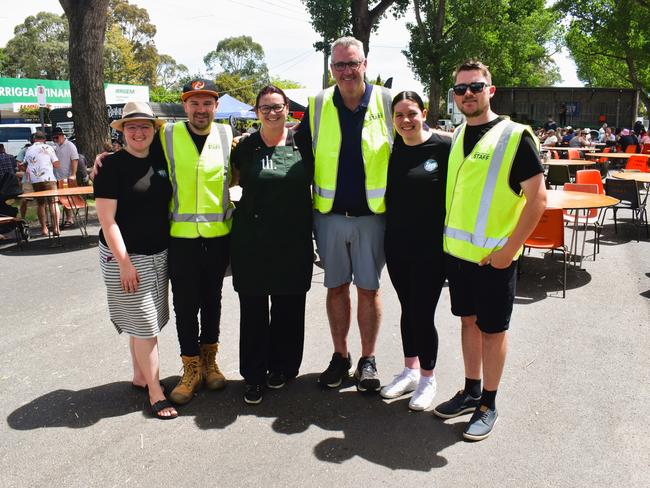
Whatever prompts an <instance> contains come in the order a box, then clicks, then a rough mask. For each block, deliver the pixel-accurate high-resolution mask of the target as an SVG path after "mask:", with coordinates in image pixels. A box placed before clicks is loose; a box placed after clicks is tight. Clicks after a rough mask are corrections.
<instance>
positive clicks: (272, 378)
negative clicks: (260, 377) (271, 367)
mask: <svg viewBox="0 0 650 488" xmlns="http://www.w3.org/2000/svg"><path fill="white" fill-rule="evenodd" d="M286 383H287V377H286V376H285V375H284V373H275V372H273V373H269V375H268V376H267V377H266V386H268V387H269V388H272V389H274V390H279V389H280V388H282V387H283V386H284V385H285V384H286Z"/></svg>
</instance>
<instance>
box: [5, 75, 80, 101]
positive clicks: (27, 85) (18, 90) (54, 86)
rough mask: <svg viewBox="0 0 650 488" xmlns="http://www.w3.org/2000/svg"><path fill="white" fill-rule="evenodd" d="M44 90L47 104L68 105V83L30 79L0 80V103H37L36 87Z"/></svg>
mask: <svg viewBox="0 0 650 488" xmlns="http://www.w3.org/2000/svg"><path fill="white" fill-rule="evenodd" d="M38 85H42V86H43V88H45V96H46V98H47V101H48V102H49V103H67V104H70V102H71V100H70V82H69V81H60V80H33V79H30V78H0V103H25V104H31V103H38V100H37V98H36V96H37V94H36V87H37V86H38Z"/></svg>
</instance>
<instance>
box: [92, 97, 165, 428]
mask: <svg viewBox="0 0 650 488" xmlns="http://www.w3.org/2000/svg"><path fill="white" fill-rule="evenodd" d="M122 114H123V117H122V118H121V119H119V120H115V121H113V122H112V123H111V127H113V128H114V129H116V130H119V131H121V132H123V133H124V137H125V139H126V141H127V146H126V147H125V148H124V150H121V151H118V152H116V153H113V154H111V155H109V156H107V157H106V158H104V160H103V166H102V171H101V172H100V173H98V174H97V175H96V176H95V180H94V181H95V185H94V190H95V202H96V207H97V216H98V217H99V223H100V224H101V231H100V233H99V257H100V266H101V270H102V275H103V278H104V283H105V284H106V294H107V297H108V310H109V315H110V318H111V321H112V322H113V325H114V326H115V328H116V329H117V332H118V333H120V334H121V333H122V332H124V333H126V334H127V335H128V336H129V346H130V348H131V360H132V363H133V381H132V384H133V386H134V387H137V388H142V389H144V390H145V391H147V392H148V394H149V402H150V405H151V411H152V414H153V415H154V416H155V417H157V418H159V419H162V420H167V419H173V418H176V417H177V416H178V412H177V411H176V409H175V408H174V407H173V406H172V404H171V403H170V402H169V401H168V400H167V398H166V397H165V394H164V392H163V389H162V386H161V384H160V378H159V375H160V372H159V362H158V334H159V333H160V331H161V330H162V328H163V327H164V326H165V324H166V323H167V321H168V320H169V304H168V303H169V300H168V282H169V281H168V271H167V247H168V243H169V217H168V211H169V201H170V198H171V195H172V188H171V183H170V181H169V176H168V174H167V164H166V162H165V160H164V158H163V157H162V155H161V154H159V153H158V154H155V155H154V153H152V152H150V151H149V149H150V146H151V143H152V142H153V138H154V135H155V134H156V130H157V129H158V128H159V127H160V126H161V125H162V123H163V122H162V120H159V119H156V118H155V117H154V115H153V111H152V110H151V107H150V106H149V105H148V104H147V103H144V102H128V103H127V104H126V105H125V106H124V109H123V111H122Z"/></svg>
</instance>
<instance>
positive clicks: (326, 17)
mask: <svg viewBox="0 0 650 488" xmlns="http://www.w3.org/2000/svg"><path fill="white" fill-rule="evenodd" d="M302 3H303V4H304V5H305V7H307V10H308V11H309V15H310V16H311V24H312V26H313V27H314V30H315V31H316V32H318V33H319V34H320V35H321V36H322V39H323V40H322V41H319V42H317V43H316V44H314V47H315V48H316V49H318V50H319V51H323V52H325V53H326V54H329V45H330V44H331V43H332V42H333V41H335V40H336V39H337V38H339V37H341V36H344V35H350V34H351V35H353V36H354V37H356V38H357V39H359V40H360V41H361V42H362V43H363V50H364V54H365V55H366V56H368V52H369V51H370V34H371V33H372V32H374V31H376V30H377V29H378V28H379V22H380V20H381V19H382V18H383V17H384V15H385V13H386V11H387V10H388V9H389V8H392V10H393V14H394V15H395V16H400V15H402V14H403V13H404V12H405V10H406V8H407V7H408V5H409V0H330V1H329V2H322V1H320V0H302Z"/></svg>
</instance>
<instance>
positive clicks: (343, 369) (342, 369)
mask: <svg viewBox="0 0 650 488" xmlns="http://www.w3.org/2000/svg"><path fill="white" fill-rule="evenodd" d="M351 367H352V359H350V354H348V357H347V358H344V357H343V355H342V354H341V353H340V352H335V353H334V354H332V360H331V361H330V365H329V366H328V367H327V369H326V370H325V371H323V372H322V373H321V375H320V376H319V377H318V382H319V383H320V384H321V386H326V387H328V388H338V387H339V386H341V383H342V382H343V380H344V379H347V378H349V377H350V368H351Z"/></svg>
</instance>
